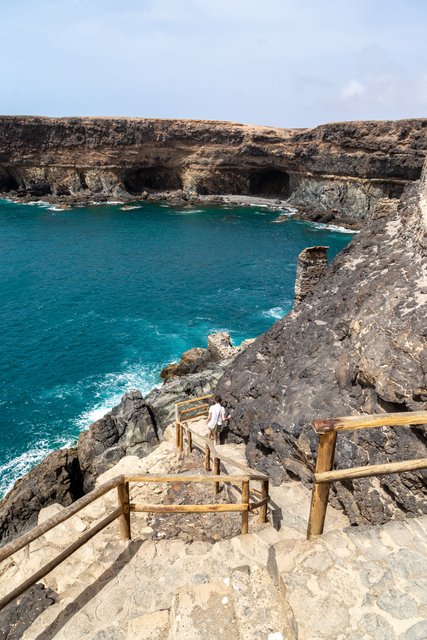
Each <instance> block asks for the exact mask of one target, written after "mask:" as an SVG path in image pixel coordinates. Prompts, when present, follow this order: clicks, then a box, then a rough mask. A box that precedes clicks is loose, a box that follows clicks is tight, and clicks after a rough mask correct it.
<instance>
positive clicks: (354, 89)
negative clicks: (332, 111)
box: [341, 78, 366, 98]
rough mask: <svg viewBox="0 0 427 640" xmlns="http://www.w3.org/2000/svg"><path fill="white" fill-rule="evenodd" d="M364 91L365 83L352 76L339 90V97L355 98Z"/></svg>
mask: <svg viewBox="0 0 427 640" xmlns="http://www.w3.org/2000/svg"><path fill="white" fill-rule="evenodd" d="M365 91H366V88H365V85H364V84H362V83H361V82H359V80H355V79H354V78H352V79H351V80H349V81H348V82H347V84H346V85H345V86H344V87H343V89H342V90H341V97H342V98H356V97H357V96H361V95H363V94H364V93H365Z"/></svg>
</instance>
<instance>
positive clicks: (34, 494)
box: [0, 449, 83, 540]
mask: <svg viewBox="0 0 427 640" xmlns="http://www.w3.org/2000/svg"><path fill="white" fill-rule="evenodd" d="M82 495H83V479H82V474H81V470H80V465H79V461H78V457H77V449H60V450H59V451H54V452H53V453H51V454H49V455H48V456H47V457H46V458H45V459H44V460H43V461H42V462H41V463H40V464H38V465H37V466H36V467H34V469H32V470H31V471H30V472H29V473H27V474H26V475H25V476H23V477H22V478H21V479H20V480H18V481H17V482H16V483H15V485H14V487H13V488H12V489H11V490H10V491H9V493H8V494H7V495H6V496H5V498H4V499H3V500H2V501H1V503H0V540H3V539H4V538H8V537H14V536H16V534H17V533H22V532H23V531H25V530H26V529H28V528H30V527H31V526H33V525H36V524H37V515H38V513H39V511H40V509H43V508H44V507H47V506H48V505H50V504H52V503H53V502H58V503H59V504H62V505H63V506H67V505H69V504H71V503H72V502H74V500H77V498H80V497H81V496H82Z"/></svg>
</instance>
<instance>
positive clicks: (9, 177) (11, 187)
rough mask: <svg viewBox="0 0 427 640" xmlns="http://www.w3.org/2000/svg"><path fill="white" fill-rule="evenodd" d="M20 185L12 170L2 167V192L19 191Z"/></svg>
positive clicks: (0, 174) (0, 178)
mask: <svg viewBox="0 0 427 640" xmlns="http://www.w3.org/2000/svg"><path fill="white" fill-rule="evenodd" d="M19 188H20V184H19V182H18V180H17V178H16V176H15V174H14V173H13V171H11V170H10V169H8V168H7V167H0V191H17V190H18V189H19Z"/></svg>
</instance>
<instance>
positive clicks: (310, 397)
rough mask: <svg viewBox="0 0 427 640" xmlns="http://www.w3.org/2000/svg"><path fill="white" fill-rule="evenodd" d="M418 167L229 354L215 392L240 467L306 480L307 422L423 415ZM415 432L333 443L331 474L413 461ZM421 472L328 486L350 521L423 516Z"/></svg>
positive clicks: (345, 436) (423, 214)
mask: <svg viewBox="0 0 427 640" xmlns="http://www.w3.org/2000/svg"><path fill="white" fill-rule="evenodd" d="M426 317H427V163H426V169H425V170H424V174H423V177H422V179H421V181H420V182H419V183H416V184H414V185H412V186H411V187H408V188H407V190H406V192H405V195H404V197H403V198H402V200H401V202H400V204H399V206H397V202H396V203H395V204H394V206H393V205H391V204H390V202H389V201H387V202H385V203H380V205H379V206H378V207H377V209H376V211H375V214H374V216H373V219H372V221H371V222H370V223H369V224H367V225H366V226H365V228H364V229H363V230H362V231H361V233H360V234H359V235H358V236H357V237H356V238H355V239H354V240H353V241H352V243H351V244H350V245H349V247H348V248H346V249H344V251H342V252H341V253H340V254H339V256H338V257H337V258H336V259H335V261H334V263H333V266H332V269H331V270H330V273H329V275H328V276H327V277H326V278H323V279H322V280H321V281H320V283H319V284H318V285H317V286H316V287H315V288H314V290H313V291H312V292H311V293H310V294H308V295H307V297H306V298H305V299H304V300H303V301H302V302H301V303H300V304H299V305H298V307H296V308H295V310H294V311H293V312H291V313H290V314H289V315H288V316H286V317H285V318H283V319H282V320H280V321H279V322H277V323H276V324H275V325H274V326H273V327H272V328H271V329H270V330H269V331H267V333H265V334H264V335H262V336H260V337H259V338H258V339H257V340H256V341H255V343H254V344H252V345H251V346H249V347H248V349H247V350H246V351H245V353H243V354H242V355H239V356H238V357H237V358H236V360H235V361H234V362H233V364H232V365H231V366H230V367H229V369H228V370H227V371H226V373H225V374H224V376H223V378H222V379H221V381H220V383H219V385H218V388H217V391H219V392H220V393H221V394H222V395H223V397H224V398H225V400H226V401H227V402H228V406H229V408H230V409H231V410H232V415H233V418H232V420H231V422H230V429H231V437H234V438H236V439H237V440H240V441H241V440H243V441H245V442H246V443H247V455H248V457H249V460H250V463H251V465H252V466H258V467H259V468H260V469H262V470H265V471H267V472H269V473H270V474H271V476H272V477H273V479H274V480H275V481H276V482H279V481H281V480H283V479H284V478H285V477H286V476H287V477H289V478H296V477H297V478H300V479H302V480H303V481H309V479H310V469H313V465H314V462H313V453H314V451H315V449H316V444H317V438H316V437H315V434H314V432H313V430H312V428H311V421H312V420H313V419H315V418H327V417H335V416H342V415H354V414H358V413H367V414H369V413H381V412H389V411H405V410H425V409H426V408H427V340H426V338H427V324H426ZM426 435H427V434H426V432H425V430H424V429H423V428H418V427H413V428H401V429H398V428H394V429H389V428H383V429H375V430H366V431H364V430H361V431H355V432H354V433H353V434H351V433H350V432H346V433H342V434H340V435H339V437H338V442H337V449H336V456H335V459H336V463H337V466H338V468H344V467H349V466H360V465H366V464H368V463H383V462H387V461H396V460H399V459H405V458H406V459H408V458H417V457H418V458H420V457H425V447H426V443H427V437H426ZM426 477H427V474H426V472H425V471H424V472H418V473H407V474H403V475H390V476H382V477H380V478H377V479H373V480H369V479H363V480H357V481H354V482H352V483H351V482H342V483H336V485H335V500H337V501H338V502H339V503H340V504H341V506H343V507H344V509H345V510H346V512H347V514H348V515H349V517H350V519H351V521H352V522H353V523H364V522H371V523H381V522H384V521H386V520H387V519H389V518H390V517H391V516H392V515H395V514H396V513H397V514H398V512H399V510H402V511H403V512H406V513H409V514H419V513H420V512H424V513H425V512H427V487H426V482H425V480H426Z"/></svg>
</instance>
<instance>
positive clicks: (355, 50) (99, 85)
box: [0, 0, 427, 127]
mask: <svg viewBox="0 0 427 640" xmlns="http://www.w3.org/2000/svg"><path fill="white" fill-rule="evenodd" d="M426 43H427V0H387V1H386V0H339V1H338V0H299V1H296V0H7V1H6V0H0V113H2V114H16V115H18V114H19V115H24V114H31V115H47V116H76V115H81V116H96V115H100V116H141V117H158V118H196V119H209V120H211V119H212V120H230V121H234V122H243V123H247V124H259V125H271V126H279V127H310V126H315V125H317V124H322V123H325V122H336V121H343V120H379V119H381V120H382V119H397V118H410V117H425V116H427V44H426Z"/></svg>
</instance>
